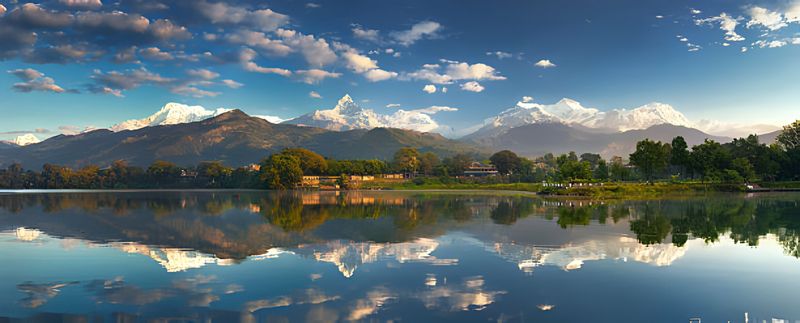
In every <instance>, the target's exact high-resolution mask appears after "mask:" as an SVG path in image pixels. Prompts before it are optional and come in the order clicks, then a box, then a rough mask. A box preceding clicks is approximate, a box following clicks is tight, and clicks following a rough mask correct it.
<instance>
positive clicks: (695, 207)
mask: <svg viewBox="0 0 800 323" xmlns="http://www.w3.org/2000/svg"><path fill="white" fill-rule="evenodd" d="M798 257H800V194H790V193H785V194H762V195H710V196H698V197H696V198H682V199H663V200H648V201H590V200H568V199H542V198H538V197H534V196H527V195H520V194H513V193H508V194H501V193H453V192H439V193H435V192H357V191H352V192H260V191H186V192H178V191H141V192H40V193H36V192H28V193H24V194H20V193H15V192H0V264H2V265H0V277H2V279H0V322H6V321H11V322H14V321H42V322H45V321H59V322H60V321H69V322H73V321H74V322H87V321H88V322H94V321H117V322H136V321H179V322H185V321H203V322H205V321H218V322H238V321H243V322H304V321H311V322H327V321H379V322H386V321H408V322H440V321H444V320H449V321H455V322H470V321H474V322H486V321H509V322H689V321H690V320H691V319H700V320H702V322H727V321H730V322H745V321H749V322H782V321H781V320H786V321H785V322H794V321H795V320H800V306H798V299H800V259H798Z"/></svg>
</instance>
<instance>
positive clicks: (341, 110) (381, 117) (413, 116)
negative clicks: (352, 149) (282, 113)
mask: <svg viewBox="0 0 800 323" xmlns="http://www.w3.org/2000/svg"><path fill="white" fill-rule="evenodd" d="M448 111H458V109H456V108H451V107H444V106H432V107H429V108H424V109H415V110H403V109H399V110H397V111H395V112H394V113H392V114H381V113H378V112H375V111H374V110H372V109H366V108H363V107H361V106H359V105H358V104H357V103H355V102H354V101H353V98H351V97H350V95H347V94H346V95H345V96H343V97H342V98H341V99H339V102H337V103H336V106H335V107H333V108H332V109H328V110H316V111H314V112H311V113H307V114H304V115H302V116H299V117H297V118H294V119H291V120H287V121H286V122H285V123H288V124H295V125H302V126H310V127H319V128H325V129H328V130H336V131H342V130H353V129H372V128H400V129H408V130H415V131H421V132H431V131H437V130H440V129H441V128H442V126H441V125H440V124H439V123H438V122H436V121H435V120H434V119H433V117H431V116H432V115H434V114H436V113H439V112H448Z"/></svg>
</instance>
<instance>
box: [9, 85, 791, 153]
mask: <svg viewBox="0 0 800 323" xmlns="http://www.w3.org/2000/svg"><path fill="white" fill-rule="evenodd" d="M454 110H455V109H454V108H449V107H436V106H434V107H430V108H426V109H417V110H408V111H407V110H402V109H400V110H397V111H395V112H394V113H392V114H381V113H377V112H375V111H374V110H371V109H366V108H363V107H361V106H359V105H358V104H357V103H355V101H354V100H353V99H352V98H351V97H350V96H349V95H345V96H344V97H342V99H340V100H339V101H338V102H337V104H336V106H334V107H333V108H332V109H326V110H316V111H314V112H311V113H308V114H305V115H302V116H300V117H297V118H294V119H290V120H286V121H284V120H281V119H279V118H275V117H268V116H250V115H247V114H245V113H244V112H242V111H240V110H230V109H224V108H219V109H216V110H207V109H205V108H203V107H201V106H188V105H184V104H179V103H169V104H167V105H165V106H164V107H163V108H161V109H160V110H159V111H157V112H156V113H155V114H153V115H151V116H148V117H146V118H143V119H134V120H128V121H125V122H121V123H119V124H116V125H114V126H111V127H110V128H109V129H96V130H87V131H84V132H83V133H79V134H76V135H58V136H55V137H52V138H49V139H47V140H45V141H43V142H41V143H38V139H37V138H36V137H35V136H33V135H31V136H27V137H26V136H21V137H20V138H21V139H20V140H17V141H16V142H3V143H0V165H3V164H8V163H10V162H13V161H19V162H22V163H23V164H24V165H26V166H27V167H38V166H40V165H42V164H44V163H56V164H64V165H70V166H81V165H87V164H98V165H107V164H109V163H110V162H112V161H114V160H117V159H125V160H128V161H129V162H130V163H131V164H135V165H147V164H149V163H151V162H153V161H155V160H159V159H162V160H170V161H173V162H177V163H180V164H196V163H198V162H200V161H206V160H221V161H224V162H226V163H228V164H229V165H244V164H249V163H253V162H257V161H258V160H259V159H260V158H262V157H264V156H267V155H269V154H271V153H274V152H277V151H279V150H281V149H283V148H287V147H304V148H308V149H311V150H314V151H317V152H319V153H321V154H323V155H325V156H328V157H333V158H339V159H361V158H378V159H384V160H388V159H391V157H392V155H393V153H394V152H395V151H396V150H397V149H399V148H401V147H405V146H411V147H417V148H419V149H420V150H422V151H431V152H435V153H437V154H439V155H441V156H447V155H452V154H455V153H462V152H463V153H469V154H473V155H478V156H483V157H485V156H486V155H487V154H488V153H491V152H494V151H497V150H501V149H509V150H512V151H515V152H517V153H519V154H521V155H523V156H528V157H534V156H540V155H542V154H545V153H549V152H552V153H566V152H569V151H575V152H579V153H582V152H593V153H600V154H601V155H603V156H604V157H606V158H608V157H612V156H627V155H628V154H629V153H630V152H632V151H633V150H634V149H635V145H636V142H638V141H640V140H642V139H644V138H650V139H653V140H659V141H664V142H669V141H671V140H672V138H673V137H675V136H679V135H680V136H683V137H684V138H685V139H686V141H687V142H688V143H689V145H695V144H699V143H701V142H702V141H703V140H705V139H713V140H716V141H720V142H726V141H729V140H730V138H729V137H726V136H715V135H710V134H708V133H706V132H703V131H700V130H698V129H696V128H693V127H692V122H690V121H689V120H688V119H687V118H686V117H685V116H684V115H683V114H682V113H680V112H679V111H677V110H675V109H674V108H672V107H671V106H669V105H666V104H662V103H650V104H646V105H644V106H641V107H638V108H635V109H630V110H627V109H619V110H611V111H605V112H603V111H599V110H597V109H593V108H586V107H584V106H582V105H581V104H580V103H579V102H577V101H574V100H571V99H562V100H560V101H558V102H557V103H555V104H552V105H545V104H539V103H534V102H530V100H523V101H520V102H517V104H516V105H515V106H513V107H512V108H509V109H507V110H505V111H503V112H502V113H500V114H498V115H497V116H494V117H491V118H488V119H486V120H485V121H484V122H483V123H482V124H481V125H480V126H479V127H476V129H477V130H476V131H474V132H473V133H471V134H469V135H467V136H464V137H462V138H461V139H458V140H454V139H448V138H445V137H443V136H442V135H440V134H438V133H435V132H434V131H437V130H438V129H440V128H442V126H441V125H439V124H438V123H437V122H436V121H435V120H434V119H433V118H432V115H434V114H435V113H437V112H441V111H454ZM778 133H779V131H776V132H771V133H767V134H765V135H764V136H762V142H768V143H771V142H774V140H775V137H776V136H777V134H778ZM23 137H24V138H23ZM28 137H32V138H28ZM34 139H35V140H34Z"/></svg>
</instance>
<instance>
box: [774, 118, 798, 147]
mask: <svg viewBox="0 0 800 323" xmlns="http://www.w3.org/2000/svg"><path fill="white" fill-rule="evenodd" d="M776 139H777V141H778V143H780V144H781V146H783V148H784V149H786V150H793V149H800V120H797V121H795V122H792V124H790V125H787V126H784V127H783V131H781V133H780V134H779V135H778V138H776Z"/></svg>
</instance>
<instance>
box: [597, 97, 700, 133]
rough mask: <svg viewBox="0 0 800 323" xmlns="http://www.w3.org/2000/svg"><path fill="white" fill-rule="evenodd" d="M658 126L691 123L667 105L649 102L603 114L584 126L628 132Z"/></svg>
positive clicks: (688, 124)
mask: <svg viewBox="0 0 800 323" xmlns="http://www.w3.org/2000/svg"><path fill="white" fill-rule="evenodd" d="M659 124H671V125H676V126H686V127H689V126H691V122H690V121H689V119H687V118H686V116H684V115H683V113H681V112H679V111H678V110H675V108H673V107H672V106H671V105H669V104H664V103H659V102H651V103H648V104H645V105H643V106H640V107H638V108H635V109H632V110H627V109H616V110H611V111H608V112H604V113H603V114H602V115H601V117H600V118H597V120H595V121H593V122H591V123H589V124H586V126H589V127H593V128H605V129H614V130H618V131H628V130H634V129H646V128H649V127H652V126H655V125H659Z"/></svg>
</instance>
